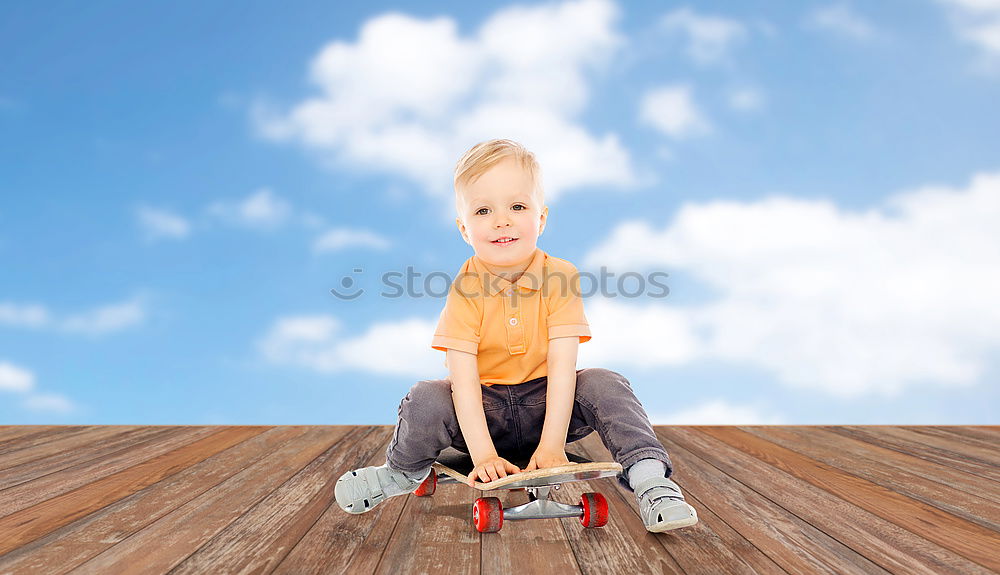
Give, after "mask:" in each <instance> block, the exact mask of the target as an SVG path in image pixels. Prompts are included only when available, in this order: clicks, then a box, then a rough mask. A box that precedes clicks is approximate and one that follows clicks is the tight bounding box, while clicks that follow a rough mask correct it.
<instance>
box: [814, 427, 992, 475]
mask: <svg viewBox="0 0 1000 575" xmlns="http://www.w3.org/2000/svg"><path fill="white" fill-rule="evenodd" d="M823 428H824V429H829V430H830V431H833V432H834V433H840V434H842V435H846V436H848V437H854V438H857V439H860V440H862V441H867V442H869V443H874V444H875V445H880V446H882V447H886V448H889V449H894V450H896V451H899V452H901V453H907V454H910V455H915V456H917V457H920V458H923V459H926V460H927V461H933V462H935V463H938V464H941V465H946V466H949V467H952V468H953V469H960V470H962V471H965V472H966V473H971V474H973V475H978V476H980V477H983V478H986V479H989V480H990V481H1000V470H998V469H997V468H996V467H995V466H990V465H989V464H987V463H985V462H982V461H975V460H970V459H969V458H967V457H965V456H963V455H962V454H961V453H957V452H954V451H949V450H946V449H940V448H936V447H931V446H928V445H924V444H922V443H920V442H918V441H914V440H912V439H907V438H905V437H903V438H901V437H898V436H897V435H895V434H893V433H892V431H891V428H889V427H888V426H843V427H827V426H824V427H823Z"/></svg>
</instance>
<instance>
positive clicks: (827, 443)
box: [740, 426, 1000, 531]
mask: <svg viewBox="0 0 1000 575" xmlns="http://www.w3.org/2000/svg"><path fill="white" fill-rule="evenodd" d="M740 429H742V430H743V431H746V432H748V433H752V434H754V435H756V436H758V437H761V438H762V439H766V440H768V441H771V442H773V443H777V444H778V445H781V446H782V447H785V448H787V449H791V450H792V451H795V452H798V453H801V454H802V455H805V456H807V457H811V458H813V459H815V460H817V461H821V462H823V463H825V464H827V465H830V466H832V467H837V468H839V469H841V470H842V471H845V472H847V473H852V474H854V475H857V476H858V477H862V478H864V479H866V480H868V481H871V482H872V483H876V484H878V485H881V486H882V487H885V488H886V489H889V490H891V491H894V492H896V493H899V494H901V495H905V496H907V497H909V498H911V499H915V500H917V501H920V502H922V503H924V504H927V505H933V506H935V507H938V508H939V509H941V510H943V511H946V512H948V513H951V514H952V515H956V516H958V517H961V518H962V519H965V520H966V521H972V522H974V523H979V524H980V525H982V526H983V527H985V528H987V529H992V530H994V531H1000V505H998V504H997V503H996V502H995V501H992V500H989V499H985V498H983V497H978V496H976V495H973V494H972V493H973V491H971V490H970V492H966V491H962V490H960V489H957V488H955V487H953V486H952V485H951V484H950V483H949V481H948V479H949V477H951V476H956V475H963V476H965V478H968V479H972V480H975V481H979V482H982V483H983V484H988V483H989V482H988V481H987V480H985V479H982V478H980V477H976V476H972V475H968V474H965V473H962V472H960V471H952V470H947V469H946V468H942V467H941V466H940V465H937V464H936V463H930V462H928V461H924V460H923V459H920V458H918V457H914V456H912V455H905V454H902V453H899V452H897V451H892V450H889V449H884V448H881V447H878V446H876V445H872V444H870V443H865V442H862V441H858V440H856V439H852V438H849V437H844V436H842V435H837V434H835V433H831V432H829V431H826V430H824V429H818V428H816V427H803V426H781V427H779V426H757V427H741V428H740ZM916 468H925V472H924V473H923V474H918V473H915V472H914V471H912V470H913V469H916ZM943 470H946V471H949V472H950V473H949V474H948V475H945V474H943V473H942V471H943ZM984 487H985V488H987V489H992V490H995V491H996V490H997V488H996V486H995V485H984Z"/></svg>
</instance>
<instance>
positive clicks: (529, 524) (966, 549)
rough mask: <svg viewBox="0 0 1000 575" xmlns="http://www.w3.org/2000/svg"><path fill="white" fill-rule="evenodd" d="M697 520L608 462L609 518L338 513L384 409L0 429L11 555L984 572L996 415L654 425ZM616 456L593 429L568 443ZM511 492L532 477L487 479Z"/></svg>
mask: <svg viewBox="0 0 1000 575" xmlns="http://www.w3.org/2000/svg"><path fill="white" fill-rule="evenodd" d="M656 431H657V434H658V435H659V437H660V440H661V441H662V442H663V445H664V447H666V449H667V451H668V452H670V454H671V457H672V459H673V461H674V464H675V468H676V471H675V473H674V475H673V478H674V479H675V480H676V481H677V483H678V484H680V486H681V487H682V489H683V490H684V492H685V494H686V496H687V500H688V502H689V503H691V505H693V506H694V507H695V509H697V511H698V515H699V517H700V519H701V521H700V522H699V523H698V525H696V526H694V527H689V528H685V529H681V530H678V531H673V532H670V533H662V534H653V533H649V532H647V531H646V530H645V528H644V527H643V525H642V522H641V520H640V519H639V516H638V513H637V507H636V501H635V498H634V495H633V494H632V493H630V492H628V491H626V490H624V489H623V488H622V487H621V486H620V485H618V483H617V481H616V480H615V479H601V480H597V481H591V482H579V483H572V484H567V485H565V486H563V488H562V489H561V490H560V491H556V492H553V493H554V499H556V500H557V501H562V502H564V503H574V504H575V503H578V502H579V497H580V494H581V493H583V492H585V491H600V492H602V493H603V494H604V495H605V496H606V497H607V499H608V502H609V504H610V507H611V520H610V522H609V523H608V524H607V525H606V526H604V527H601V528H598V529H584V528H583V527H582V526H581V524H580V522H579V520H578V519H576V518H567V519H542V520H527V521H508V522H506V523H505V524H504V526H503V529H502V530H501V531H500V532H499V533H490V534H480V533H478V532H476V531H475V529H474V528H473V526H472V523H471V505H472V502H473V500H474V499H475V498H476V497H477V496H479V495H480V494H479V493H478V492H476V491H473V490H472V489H470V488H468V487H466V486H463V485H456V484H449V485H441V486H439V487H438V490H437V492H436V493H435V494H434V495H433V496H431V497H416V496H413V495H407V496H403V497H394V498H390V499H388V500H387V501H385V502H384V503H383V504H381V505H379V506H378V507H376V508H375V509H374V510H373V511H371V512H369V513H366V514H362V515H349V514H347V513H344V512H343V511H341V509H340V508H339V507H338V506H337V504H336V502H335V501H334V494H333V492H334V484H335V482H336V479H337V477H339V476H340V475H341V474H342V473H343V472H345V471H347V470H350V469H356V468H359V467H363V466H366V465H380V464H382V463H383V462H384V461H385V456H384V451H385V447H386V445H387V444H388V442H389V440H390V439H391V436H392V427H391V426H324V427H319V426H308V427H284V426H282V427H125V426H94V427H58V426H52V427H36V426H31V427H0V574H3V573H31V574H36V573H44V574H56V573H66V572H73V573H101V574H105V573H140V572H142V573H167V572H170V573H237V572H253V573H270V572H276V573H294V574H305V573H351V574H354V573H370V572H378V573H441V574H447V575H455V574H460V573H489V574H493V573H496V574H501V573H502V574H505V575H509V574H511V573H516V574H517V575H522V574H525V573H558V574H562V573H710V574H720V573H724V574H730V573H835V574H846V573H928V574H932V573H933V574H941V573H956V574H963V575H968V574H975V573H995V572H997V571H998V570H1000V450H998V448H997V446H998V445H1000V427H881V426H879V427H771V426H761V427H665V426H664V427H660V426H658V427H657V428H656ZM567 449H568V450H569V451H572V452H574V453H576V454H578V455H584V456H587V457H590V458H592V459H609V458H610V454H609V453H608V452H607V450H606V449H605V448H604V446H603V445H602V444H601V442H600V439H599V438H598V436H597V434H596V433H595V434H591V435H590V436H589V437H587V438H586V439H584V440H583V441H580V442H577V443H573V444H570V445H569V446H567ZM487 495H497V496H500V497H501V499H502V500H504V504H505V506H508V505H515V504H518V503H523V502H526V501H527V495H526V494H524V493H523V492H513V493H512V492H505V491H504V492H501V491H498V492H490V493H487Z"/></svg>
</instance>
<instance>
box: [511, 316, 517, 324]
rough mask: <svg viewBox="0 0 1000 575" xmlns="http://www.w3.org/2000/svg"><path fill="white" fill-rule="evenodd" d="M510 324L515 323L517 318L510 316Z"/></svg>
mask: <svg viewBox="0 0 1000 575" xmlns="http://www.w3.org/2000/svg"><path fill="white" fill-rule="evenodd" d="M510 325H517V318H516V317H512V318H510Z"/></svg>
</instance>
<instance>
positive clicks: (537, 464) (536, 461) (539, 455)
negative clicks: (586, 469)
mask: <svg viewBox="0 0 1000 575" xmlns="http://www.w3.org/2000/svg"><path fill="white" fill-rule="evenodd" d="M570 463H571V462H570V460H569V459H567V458H566V452H565V451H564V450H562V449H549V448H545V447H542V446H539V447H538V448H537V449H535V453H534V455H532V456H531V461H529V462H528V465H527V467H525V468H524V470H525V471H532V470H535V469H546V468H548V467H559V466H560V465H570Z"/></svg>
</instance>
